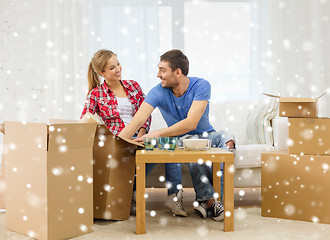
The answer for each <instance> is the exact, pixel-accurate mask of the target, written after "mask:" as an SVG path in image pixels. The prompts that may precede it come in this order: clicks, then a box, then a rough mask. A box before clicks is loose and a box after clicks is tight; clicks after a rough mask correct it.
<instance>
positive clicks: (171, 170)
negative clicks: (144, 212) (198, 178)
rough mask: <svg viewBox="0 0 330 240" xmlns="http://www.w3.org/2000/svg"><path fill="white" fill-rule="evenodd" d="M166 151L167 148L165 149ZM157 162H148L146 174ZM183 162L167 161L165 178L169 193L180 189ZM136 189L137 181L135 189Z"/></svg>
mask: <svg viewBox="0 0 330 240" xmlns="http://www.w3.org/2000/svg"><path fill="white" fill-rule="evenodd" d="M164 151H166V150H164ZM156 164H157V163H147V164H146V176H148V174H149V173H150V172H151V171H152V169H154V167H155V166H156ZM181 177H182V176H181V163H165V178H166V186H167V194H168V195H171V194H173V193H177V192H178V191H179V189H178V184H181ZM135 190H136V186H135V181H134V186H133V191H135Z"/></svg>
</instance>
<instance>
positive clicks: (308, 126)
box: [289, 118, 330, 155]
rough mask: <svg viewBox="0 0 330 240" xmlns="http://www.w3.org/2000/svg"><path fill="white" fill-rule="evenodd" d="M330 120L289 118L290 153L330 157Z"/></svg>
mask: <svg viewBox="0 0 330 240" xmlns="http://www.w3.org/2000/svg"><path fill="white" fill-rule="evenodd" d="M329 133H330V118H289V153H290V154H298V155H302V154H305V155H307V154H322V155H330V134H329Z"/></svg>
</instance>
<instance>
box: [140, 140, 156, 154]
mask: <svg viewBox="0 0 330 240" xmlns="http://www.w3.org/2000/svg"><path fill="white" fill-rule="evenodd" d="M143 143H144V148H145V149H146V150H147V151H152V150H154V148H155V146H156V143H157V141H156V138H155V137H144V138H143Z"/></svg>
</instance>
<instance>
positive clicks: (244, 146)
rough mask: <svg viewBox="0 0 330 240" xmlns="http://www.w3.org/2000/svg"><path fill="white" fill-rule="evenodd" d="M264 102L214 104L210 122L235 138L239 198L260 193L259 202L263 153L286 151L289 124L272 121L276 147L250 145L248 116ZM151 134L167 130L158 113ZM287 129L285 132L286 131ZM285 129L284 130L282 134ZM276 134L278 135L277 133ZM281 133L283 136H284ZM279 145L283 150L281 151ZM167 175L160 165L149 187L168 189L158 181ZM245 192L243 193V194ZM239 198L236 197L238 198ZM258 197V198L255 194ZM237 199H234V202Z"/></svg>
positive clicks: (186, 177) (186, 178)
mask: <svg viewBox="0 0 330 240" xmlns="http://www.w3.org/2000/svg"><path fill="white" fill-rule="evenodd" d="M262 104H264V102H262V101H260V102H248V101H246V102H227V103H211V104H210V122H211V124H212V125H213V127H214V128H215V129H216V130H222V129H224V130H227V131H229V132H231V133H232V134H234V135H235V138H236V147H237V150H236V152H235V162H234V165H235V178H234V187H235V188H239V189H240V193H239V196H238V197H239V198H240V199H242V198H243V196H245V197H246V193H248V192H249V191H250V192H251V191H253V192H255V191H257V192H258V193H259V194H258V193H257V196H258V199H257V200H260V187H261V152H265V151H274V150H275V149H281V148H282V149H283V148H284V149H285V147H286V146H285V145H283V144H282V143H285V142H286V138H287V132H286V130H285V129H284V128H285V126H286V127H287V124H286V121H285V120H284V121H283V119H280V120H278V119H274V120H273V121H272V123H273V128H270V129H268V130H269V131H271V130H273V135H274V140H275V145H276V146H273V145H272V144H251V143H250V141H249V138H248V134H247V127H248V115H249V114H250V113H251V112H253V111H256V110H257V107H258V106H260V105H262ZM152 117H153V119H152V124H151V131H152V130H156V129H160V128H164V127H166V123H165V121H164V120H163V118H162V116H161V114H160V112H159V110H158V109H156V110H155V111H154V112H153V114H152ZM283 126H284V128H283ZM283 129H284V130H283ZM274 130H275V131H276V133H275V132H274ZM281 131H282V132H281ZM279 143H281V146H280V147H278V145H279ZM182 172H183V179H182V185H183V188H186V187H192V183H191V177H190V174H189V170H188V167H187V166H185V165H183V166H182ZM161 175H162V176H165V175H164V167H163V166H162V164H159V165H158V166H156V167H155V169H154V170H153V171H152V172H151V173H150V174H149V176H148V177H147V181H146V184H147V187H149V188H150V187H151V188H152V187H165V182H160V181H159V176H161ZM242 189H244V190H243V191H242ZM236 195H237V194H236ZM254 196H256V194H254ZM236 198H237V196H235V199H236Z"/></svg>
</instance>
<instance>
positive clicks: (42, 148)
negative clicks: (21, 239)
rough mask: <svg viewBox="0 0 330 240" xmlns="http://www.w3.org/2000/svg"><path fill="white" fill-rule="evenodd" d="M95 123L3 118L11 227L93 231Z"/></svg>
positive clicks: (46, 232)
mask: <svg viewBox="0 0 330 240" xmlns="http://www.w3.org/2000/svg"><path fill="white" fill-rule="evenodd" d="M95 129H96V124H86V123H66V124H50V125H47V124H44V123H22V122H5V133H6V134H5V147H6V149H7V151H6V152H5V166H6V185H7V188H6V212H7V213H6V226H7V228H8V229H10V230H13V231H16V232H19V233H22V234H24V235H26V236H30V237H33V238H37V239H67V238H72V237H75V236H79V235H83V234H86V233H89V232H92V230H93V229H92V227H93V195H92V194H93V184H92V181H93V178H92V177H93V164H92V162H93V161H92V157H93V150H92V147H93V143H94V136H95Z"/></svg>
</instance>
